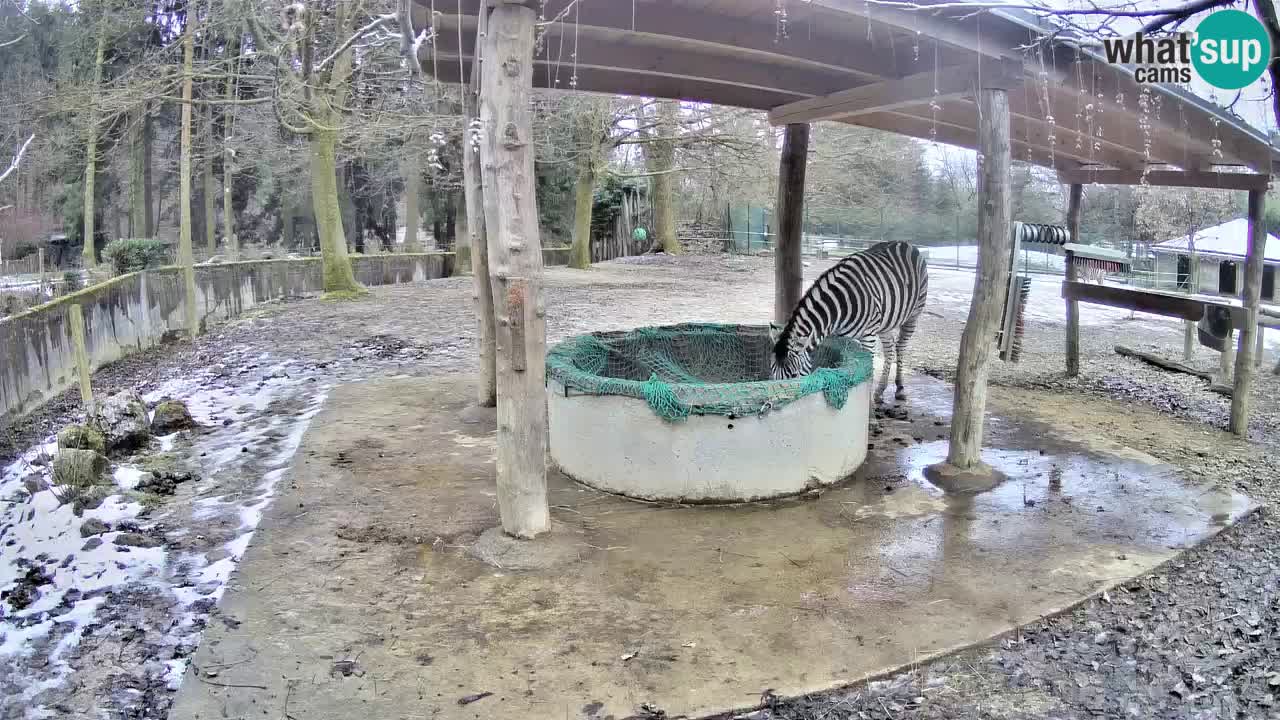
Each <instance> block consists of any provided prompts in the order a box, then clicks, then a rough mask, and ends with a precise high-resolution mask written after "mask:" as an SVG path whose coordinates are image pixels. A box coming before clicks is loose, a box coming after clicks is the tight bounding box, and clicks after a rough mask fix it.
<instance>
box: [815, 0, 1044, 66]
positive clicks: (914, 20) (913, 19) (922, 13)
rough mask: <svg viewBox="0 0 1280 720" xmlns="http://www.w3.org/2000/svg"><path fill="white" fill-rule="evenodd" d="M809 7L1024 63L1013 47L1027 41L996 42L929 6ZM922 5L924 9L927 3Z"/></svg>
mask: <svg viewBox="0 0 1280 720" xmlns="http://www.w3.org/2000/svg"><path fill="white" fill-rule="evenodd" d="M809 4H810V5H813V6H815V7H819V8H825V9H828V10H833V11H835V12H840V13H844V14H846V15H854V16H857V17H870V19H871V22H872V23H878V24H880V25H882V26H886V27H890V28H896V29H898V30H901V31H903V32H907V33H911V34H913V35H914V34H916V33H920V34H921V35H922V36H926V37H928V38H929V39H930V40H931V41H936V42H940V43H943V44H945V45H949V46H951V47H953V48H957V49H960V50H964V51H966V52H970V53H976V54H978V55H983V56H986V57H990V58H1009V59H1014V60H1019V61H1021V59H1022V57H1021V55H1020V54H1019V53H1018V51H1017V50H1016V49H1014V47H1015V46H1016V45H1017V44H1018V42H1025V38H1023V37H1021V36H1020V37H1019V38H1018V42H1010V41H1006V40H1008V39H993V38H992V37H990V32H991V31H989V30H988V31H987V33H988V36H987V37H983V36H982V35H979V34H978V33H977V32H975V31H974V30H973V29H971V28H969V27H968V26H967V25H968V23H964V22H959V21H957V20H956V19H955V18H948V17H944V16H941V15H940V14H938V13H937V12H932V11H930V10H929V9H928V7H927V5H926V6H925V7H921V8H920V9H915V10H900V9H898V8H893V7H888V6H883V5H873V6H871V7H870V8H869V9H868V7H867V4H866V2H864V0H811V2H810V3H809ZM921 4H922V5H924V3H921Z"/></svg>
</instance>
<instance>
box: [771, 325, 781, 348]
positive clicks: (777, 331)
mask: <svg viewBox="0 0 1280 720" xmlns="http://www.w3.org/2000/svg"><path fill="white" fill-rule="evenodd" d="M780 337H782V326H781V325H779V324H778V323H775V322H771V323H769V344H770V345H777V344H778V338H780Z"/></svg>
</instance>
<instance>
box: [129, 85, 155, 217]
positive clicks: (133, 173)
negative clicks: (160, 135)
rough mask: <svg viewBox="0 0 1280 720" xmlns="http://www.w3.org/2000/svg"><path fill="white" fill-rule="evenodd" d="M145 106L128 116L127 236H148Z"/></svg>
mask: <svg viewBox="0 0 1280 720" xmlns="http://www.w3.org/2000/svg"><path fill="white" fill-rule="evenodd" d="M145 118H146V108H145V107H142V106H139V107H138V108H137V109H136V110H134V111H133V112H132V113H130V117H129V237H134V238H140V237H148V236H147V234H146V232H147V226H149V225H150V224H151V223H150V219H149V217H148V211H147V194H146V193H147V190H146V181H147V177H146V147H145V143H144V142H143V138H144V137H145V136H146V119H145Z"/></svg>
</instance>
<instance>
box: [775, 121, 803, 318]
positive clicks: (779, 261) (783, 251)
mask: <svg viewBox="0 0 1280 720" xmlns="http://www.w3.org/2000/svg"><path fill="white" fill-rule="evenodd" d="M770 144H772V141H771V143H770ZM808 164H809V124H808V123H792V124H790V125H787V127H786V131H785V132H784V133H783V135H782V155H781V157H780V158H779V159H778V254H777V256H776V257H775V258H774V266H773V293H774V295H773V317H774V321H775V322H777V323H778V324H783V323H785V322H786V321H787V318H788V317H790V316H791V311H792V310H794V309H795V307H796V305H797V304H798V303H799V302H800V296H801V295H802V294H803V293H804V262H803V260H802V256H801V249H802V248H801V242H802V239H803V237H802V236H803V233H804V176H805V169H806V168H807V166H808Z"/></svg>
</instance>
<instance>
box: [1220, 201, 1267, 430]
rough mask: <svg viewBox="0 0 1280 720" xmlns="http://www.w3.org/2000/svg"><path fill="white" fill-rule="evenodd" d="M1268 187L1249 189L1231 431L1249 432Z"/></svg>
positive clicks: (1264, 247)
mask: <svg viewBox="0 0 1280 720" xmlns="http://www.w3.org/2000/svg"><path fill="white" fill-rule="evenodd" d="M1266 198H1267V191H1266V190H1250V191H1249V252H1248V254H1247V255H1246V256H1245V263H1244V292H1243V293H1242V299H1243V301H1244V313H1245V320H1244V327H1242V328H1240V349H1239V350H1238V351H1237V352H1236V377H1235V383H1234V386H1233V391H1232V393H1231V422H1230V425H1229V426H1230V429H1231V432H1233V433H1235V434H1236V435H1241V436H1245V435H1248V434H1249V400H1250V398H1249V393H1250V392H1251V391H1252V390H1253V373H1254V369H1253V354H1254V350H1255V348H1254V343H1255V342H1256V340H1255V338H1256V337H1257V335H1258V334H1259V333H1261V332H1262V330H1261V328H1259V327H1258V304H1259V303H1260V302H1262V258H1263V254H1264V253H1265V251H1266V247H1267V229H1266V226H1265V225H1263V223H1262V216H1263V211H1264V209H1265V205H1266Z"/></svg>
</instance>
